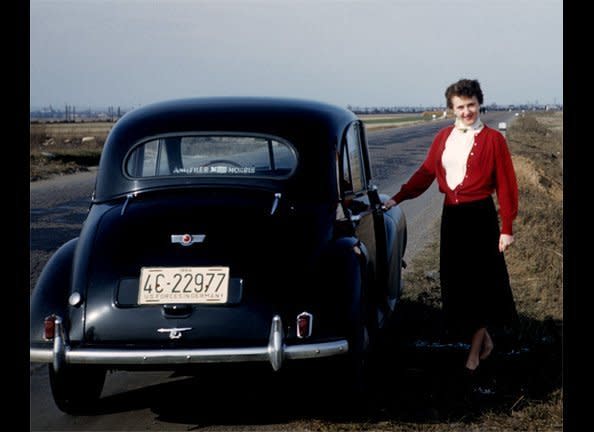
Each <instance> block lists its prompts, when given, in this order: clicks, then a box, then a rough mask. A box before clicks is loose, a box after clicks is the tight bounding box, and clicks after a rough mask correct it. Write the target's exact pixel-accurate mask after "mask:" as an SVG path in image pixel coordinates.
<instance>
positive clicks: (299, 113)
mask: <svg viewBox="0 0 594 432" xmlns="http://www.w3.org/2000/svg"><path fill="white" fill-rule="evenodd" d="M356 120H358V118H357V116H356V115H355V114H354V113H353V112H351V111H349V110H348V109H346V108H342V107H339V106H336V105H332V104H328V103H324V102H319V101H312V100H305V99H294V98H272V97H208V98H186V99H176V100H169V101H163V102H157V103H153V104H149V105H145V106H143V107H140V108H136V109H134V110H132V111H130V112H128V113H126V114H125V115H124V116H123V117H122V118H120V119H119V120H118V121H117V123H116V124H115V125H114V127H113V128H112V130H111V131H110V133H109V136H108V137H107V140H106V142H105V145H104V148H103V151H102V154H101V161H100V164H99V172H98V174H97V182H96V188H95V198H94V200H95V201H96V202H101V201H106V200H110V199H114V198H118V197H121V196H124V195H127V194H129V193H132V192H140V191H143V190H151V189H155V188H171V187H177V186H184V187H188V186H192V185H199V184H206V183H213V182H218V183H219V184H220V183H221V182H220V180H221V179H218V180H217V179H204V178H202V179H199V178H188V177H184V176H179V177H174V176H171V177H161V178H146V179H132V178H129V177H127V176H126V175H125V174H124V170H123V168H122V167H123V163H124V158H125V157H126V156H127V154H128V153H129V151H130V150H131V149H132V148H133V147H134V146H135V145H137V144H138V143H139V142H142V141H144V140H146V139H149V138H154V137H157V136H160V135H164V134H171V133H180V134H183V133H189V132H233V133H241V132H244V133H249V134H262V135H265V136H275V137H280V138H282V139H284V140H286V141H288V142H290V143H291V144H292V145H293V147H294V148H295V150H296V151H297V154H298V158H299V166H298V168H297V170H296V172H295V173H294V175H293V176H292V177H291V178H290V179H288V180H284V184H283V185H282V186H283V188H289V189H295V191H297V190H302V189H307V188H308V186H312V187H314V188H317V189H318V190H317V192H316V193H318V194H320V197H324V198H332V199H334V198H336V190H337V188H336V173H335V157H336V149H337V146H338V145H339V143H340V140H341V139H342V134H343V133H344V131H345V129H346V128H347V127H348V125H349V124H351V123H352V122H353V121H356ZM234 181H237V180H234ZM276 182H279V180H276ZM308 182H311V183H312V184H311V185H308ZM251 183H253V180H252V181H251ZM262 183H263V186H268V187H270V186H274V183H275V180H270V179H268V180H266V181H264V180H263V181H262ZM264 183H266V185H264ZM326 186H327V188H328V190H326Z"/></svg>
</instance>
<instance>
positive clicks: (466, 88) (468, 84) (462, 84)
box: [445, 79, 483, 109]
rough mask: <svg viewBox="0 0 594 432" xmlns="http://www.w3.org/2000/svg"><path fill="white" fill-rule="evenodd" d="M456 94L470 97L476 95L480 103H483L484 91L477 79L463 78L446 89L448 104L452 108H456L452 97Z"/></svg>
mask: <svg viewBox="0 0 594 432" xmlns="http://www.w3.org/2000/svg"><path fill="white" fill-rule="evenodd" d="M454 96H458V97H460V96H464V97H469V98H471V97H473V96H476V98H477V100H478V103H479V105H482V104H483V91H482V90H481V85H480V84H479V82H478V81H477V80H469V79H461V80H458V81H457V82H455V83H454V84H452V85H450V86H449V87H448V88H447V89H446V91H445V97H446V105H447V106H448V108H450V109H452V108H454V107H453V105H452V98H453V97H454Z"/></svg>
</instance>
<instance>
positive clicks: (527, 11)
mask: <svg viewBox="0 0 594 432" xmlns="http://www.w3.org/2000/svg"><path fill="white" fill-rule="evenodd" d="M460 78H471V79H478V80H479V82H480V83H481V87H482V90H483V93H484V104H485V105H489V104H492V103H495V104H499V105H509V104H526V103H530V104H531V103H538V104H552V103H563V2H562V0H497V1H486V0H473V1H471V0H447V1H445V0H30V101H29V102H30V108H31V109H34V108H38V107H39V108H40V107H46V106H49V105H50V104H52V105H53V106H54V107H63V106H64V105H65V104H69V105H74V106H75V107H77V109H86V108H87V107H107V106H114V107H115V106H121V107H122V108H131V107H132V108H133V107H138V106H141V105H145V104H148V103H152V102H156V101H160V100H166V99H176V98H185V97H195V96H199V97H201V96H280V97H297V98H307V99H315V100H319V101H323V102H328V103H333V104H336V105H341V106H348V105H350V106H354V107H371V106H382V107H390V106H444V105H445V98H444V92H445V89H446V87H447V86H448V85H449V84H451V83H453V82H455V81H457V80H458V79H460Z"/></svg>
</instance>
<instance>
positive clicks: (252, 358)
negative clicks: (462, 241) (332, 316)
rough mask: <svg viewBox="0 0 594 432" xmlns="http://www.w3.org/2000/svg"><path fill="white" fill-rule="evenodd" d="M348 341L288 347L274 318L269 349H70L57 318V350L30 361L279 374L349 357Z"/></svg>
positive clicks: (41, 351)
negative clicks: (228, 366) (236, 365)
mask: <svg viewBox="0 0 594 432" xmlns="http://www.w3.org/2000/svg"><path fill="white" fill-rule="evenodd" d="M348 349H349V345H348V342H347V341H346V340H345V339H341V340H337V341H332V342H321V343H311V344H299V345H286V344H285V343H284V332H283V325H282V321H281V318H280V316H278V315H275V316H274V317H273V318H272V324H271V326H270V336H269V338H268V345H267V346H260V347H245V348H212V349H209V348H198V349H149V350H134V349H130V350H129V349H101V348H75V349H73V348H70V346H69V345H68V342H67V340H66V338H65V335H64V327H63V325H62V320H61V318H59V317H56V320H55V337H54V344H53V348H33V347H32V348H30V350H29V353H30V361H31V362H37V363H53V366H54V369H55V370H56V371H58V370H59V369H60V368H61V367H62V366H63V364H64V363H67V364H95V365H182V364H193V363H232V362H266V361H267V362H269V363H270V364H271V366H272V368H273V369H274V370H275V371H277V370H279V369H280V368H281V366H282V363H283V361H284V360H298V359H311V358H321V357H330V356H335V355H341V354H346V353H347V352H348Z"/></svg>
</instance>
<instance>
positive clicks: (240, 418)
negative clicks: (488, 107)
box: [30, 113, 511, 431]
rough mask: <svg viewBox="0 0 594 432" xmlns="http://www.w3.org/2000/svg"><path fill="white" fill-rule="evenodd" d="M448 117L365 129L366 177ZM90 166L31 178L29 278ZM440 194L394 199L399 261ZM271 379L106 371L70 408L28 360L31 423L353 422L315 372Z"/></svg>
mask: <svg viewBox="0 0 594 432" xmlns="http://www.w3.org/2000/svg"><path fill="white" fill-rule="evenodd" d="M483 119H484V120H485V121H486V122H487V123H489V124H491V125H493V126H496V125H497V122H499V121H508V122H509V120H511V115H510V114H509V113H488V114H487V115H484V116H483ZM448 123H449V121H435V122H432V123H430V124H424V125H421V126H408V127H401V128H395V129H385V130H381V131H373V132H369V133H368V141H369V145H370V153H371V159H372V162H373V170H374V173H375V182H376V184H377V185H378V186H379V189H380V191H381V192H384V193H387V194H389V195H392V194H394V193H395V192H396V191H397V190H398V189H399V187H400V185H401V184H402V182H404V181H405V180H406V179H407V178H408V177H409V176H410V175H411V174H412V173H413V172H414V170H415V169H416V167H418V165H419V164H420V163H421V162H422V160H423V158H424V156H425V154H426V151H427V149H428V146H429V145H430V142H431V138H432V136H433V135H434V134H435V133H436V132H437V130H438V129H440V128H441V127H443V126H444V125H446V124H448ZM95 174H96V172H95V170H91V171H90V172H87V173H79V174H75V175H71V176H64V177H60V178H56V179H52V180H46V181H40V182H35V183H32V184H31V201H30V202H31V284H32V285H31V286H32V287H33V286H34V283H35V281H36V280H37V277H38V275H39V272H40V271H41V269H42V267H43V265H44V264H45V262H46V261H47V259H48V258H49V256H50V255H51V253H52V252H53V251H54V250H55V249H56V248H57V247H59V245H61V244H62V243H64V242H65V241H67V240H69V239H70V238H72V237H75V236H77V235H78V232H79V231H80V228H81V225H82V222H83V221H84V218H85V215H86V211H87V208H88V206H89V203H90V196H91V192H92V189H93V185H94V180H95ZM441 200H442V197H441V194H439V192H438V191H437V187H436V186H435V185H433V186H432V187H431V189H430V190H429V191H428V192H426V193H425V194H423V195H422V196H421V197H419V198H417V199H415V200H412V201H408V202H405V203H403V204H402V207H403V210H404V212H405V215H406V217H407V223H408V230H409V242H408V244H409V246H408V250H407V254H406V259H407V260H408V261H410V259H411V258H412V256H413V255H414V254H415V253H416V251H418V250H419V249H420V248H421V247H422V246H423V245H424V244H425V243H426V242H427V241H430V240H431V239H432V238H433V237H432V236H431V231H432V228H433V227H434V226H435V223H436V221H437V220H438V218H439V215H440V209H441ZM272 378H273V377H272V374H271V373H270V372H269V371H268V370H262V371H260V370H256V371H253V370H251V369H246V370H239V371H237V372H236V373H235V374H234V375H233V376H231V377H230V376H229V375H228V373H226V374H225V378H224V380H223V379H222V377H221V375H220V374H219V373H218V371H217V370H216V369H214V370H213V373H208V374H205V375H203V376H200V377H193V378H188V377H184V376H179V377H172V376H171V374H170V373H165V372H135V373H128V372H115V373H111V374H108V376H107V380H106V385H105V389H104V391H103V393H102V406H101V411H100V412H99V413H98V414H96V415H92V416H82V417H71V416H68V415H66V414H63V413H62V412H61V411H59V410H58V409H57V408H56V407H55V405H54V403H53V400H52V397H51V394H50V389H49V383H48V375H47V367H46V366H45V365H39V364H32V365H31V379H30V389H31V394H30V421H31V430H34V431H37V430H39V431H41V430H44V431H48V430H70V431H72V430H205V431H228V430H238V431H241V430H250V431H251V430H257V431H268V430H275V431H278V430H281V431H289V430H311V429H312V428H313V429H316V421H318V422H319V421H331V422H336V423H337V424H340V422H342V421H348V422H350V421H357V419H356V418H354V417H351V418H345V413H344V408H343V407H341V406H339V405H337V404H331V405H330V406H329V405H328V404H327V402H328V401H327V399H325V395H324V391H323V390H324V377H319V381H318V382H320V387H319V388H305V389H304V388H302V386H301V385H300V380H299V373H295V374H293V375H291V374H288V375H286V376H284V377H283V378H282V379H281V380H277V379H274V380H273V379H272ZM276 378H277V377H276ZM221 382H222V383H223V384H224V385H220V383H221ZM305 396H308V397H305ZM384 402H385V401H384ZM347 417H348V416H347ZM312 419H314V420H312Z"/></svg>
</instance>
